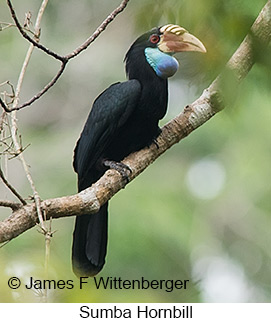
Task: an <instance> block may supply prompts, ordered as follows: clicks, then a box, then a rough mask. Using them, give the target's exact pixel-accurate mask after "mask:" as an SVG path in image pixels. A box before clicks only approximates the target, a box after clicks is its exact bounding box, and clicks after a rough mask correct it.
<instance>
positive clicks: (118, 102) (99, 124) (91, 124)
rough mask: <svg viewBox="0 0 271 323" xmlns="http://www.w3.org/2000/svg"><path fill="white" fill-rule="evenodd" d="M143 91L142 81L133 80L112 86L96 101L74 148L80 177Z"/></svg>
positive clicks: (94, 161) (126, 117)
mask: <svg viewBox="0 0 271 323" xmlns="http://www.w3.org/2000/svg"><path fill="white" fill-rule="evenodd" d="M140 93H141V85H140V83H139V82H138V81H137V80H130V81H127V82H123V83H115V84H113V85H111V86H110V87H109V88H107V89H106V90H105V91H104V92H102V93H101V94H100V95H99V96H98V98H97V99H96V100H95V102H94V103H93V107H92V109H91V111H90V114H89V116H88V119H87V121H86V124H85V127H84V129H83V131H82V133H81V136H80V138H79V140H78V142H77V145H76V148H75V151H74V162H73V166H74V169H75V171H76V172H77V173H78V176H79V178H80V177H82V176H84V175H86V174H87V173H88V171H89V170H90V169H91V167H92V166H93V165H94V164H95V163H96V161H97V160H98V159H99V158H100V157H101V155H102V152H103V150H104V149H106V147H108V145H109V144H110V140H111V138H112V137H113V136H114V134H115V132H116V130H117V129H118V128H119V127H121V126H122V125H123V124H124V123H125V122H126V120H127V119H128V117H129V116H130V115H131V113H132V111H133V110H134V109H135V107H136V105H137V102H138V99H139V97H140Z"/></svg>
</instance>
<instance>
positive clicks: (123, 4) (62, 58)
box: [0, 0, 130, 112]
mask: <svg viewBox="0 0 271 323" xmlns="http://www.w3.org/2000/svg"><path fill="white" fill-rule="evenodd" d="M129 1H130V0H123V1H122V2H121V4H120V5H119V6H118V7H117V8H116V9H115V10H113V11H112V12H111V14H110V15H109V16H108V17H107V18H106V19H105V20H104V21H103V22H102V23H101V25H100V26H99V27H98V28H97V29H96V30H95V31H94V33H93V34H92V35H91V36H90V37H89V38H88V39H87V40H86V41H85V42H84V43H83V44H82V45H80V46H79V47H77V48H76V49H75V50H74V51H72V52H71V53H70V54H67V55H65V56H61V55H59V54H57V53H55V52H53V51H52V50H50V49H48V48H46V47H45V46H43V45H41V44H40V43H39V42H38V41H37V40H36V39H33V38H31V37H30V36H29V35H28V34H27V33H26V32H25V31H24V28H23V27H22V26H21V24H20V23H19V20H18V18H17V16H16V13H15V10H14V8H13V6H12V3H11V1H10V0H7V2H8V6H9V8H10V12H11V15H12V18H13V20H14V22H15V24H16V26H17V28H18V30H19V31H20V33H21V35H22V36H23V37H24V38H26V39H27V40H28V41H29V42H30V43H31V44H32V45H33V46H35V47H37V48H39V49H41V50H42V51H44V52H45V53H46V54H48V55H50V56H52V57H54V58H56V59H58V60H60V61H61V62H62V64H61V67H60V69H59V71H58V72H57V74H56V75H55V76H54V78H53V79H52V80H51V81H50V82H49V83H48V84H47V85H46V86H45V87H44V88H43V89H42V90H41V91H40V92H38V93H37V94H35V95H34V96H33V97H32V98H31V99H29V100H28V101H26V102H25V103H23V104H21V105H18V104H17V105H16V106H15V107H13V108H12V109H9V108H8V106H7V105H6V104H5V102H4V101H3V100H2V99H1V98H0V105H1V106H2V108H3V109H4V110H5V111H6V112H11V111H15V110H21V109H23V108H25V107H27V106H29V105H31V104H32V103H34V102H35V101H36V100H38V99H39V98H40V97H41V96H43V95H44V94H45V93H46V92H47V91H48V90H49V89H50V88H51V87H52V86H54V84H55V83H56V82H57V80H58V79H59V78H60V76H61V75H62V74H63V72H64V70H65V67H66V65H67V63H68V61H69V60H70V59H72V58H74V57H75V56H77V55H79V54H80V53H81V52H82V51H83V50H85V49H87V48H88V47H89V45H90V44H91V43H93V42H94V40H96V39H97V38H98V37H99V36H100V34H101V33H102V32H103V31H104V30H105V29H106V27H107V26H108V25H109V24H110V23H111V22H112V21H113V20H114V19H115V18H116V16H117V15H118V14H119V13H121V12H122V11H123V10H124V9H125V8H126V6H127V4H128V2H129Z"/></svg>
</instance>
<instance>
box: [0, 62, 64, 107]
mask: <svg viewBox="0 0 271 323" xmlns="http://www.w3.org/2000/svg"><path fill="white" fill-rule="evenodd" d="M66 65H67V62H62V64H61V66H60V69H59V71H58V72H57V74H56V75H55V76H54V78H53V79H52V80H51V81H50V82H49V83H48V84H47V85H46V86H45V87H44V88H43V89H42V90H41V91H40V92H38V93H37V94H35V95H34V96H33V97H32V98H31V99H30V100H28V101H26V102H25V103H23V104H22V105H20V106H16V107H14V108H12V109H11V110H8V112H10V111H14V110H17V111H18V110H21V109H23V108H25V107H27V106H29V105H31V104H32V103H34V102H35V101H37V100H38V99H39V98H40V97H41V96H43V94H45V93H46V92H47V91H48V90H49V89H50V88H51V87H52V86H53V85H54V84H55V83H56V82H57V80H58V79H59V78H60V76H61V75H62V74H63V72H64V69H65V67H66ZM0 99H1V98H0ZM0 103H1V102H0ZM1 105H2V104H1ZM3 108H4V107H3ZM4 109H5V108H4ZM5 111H7V110H6V109H5Z"/></svg>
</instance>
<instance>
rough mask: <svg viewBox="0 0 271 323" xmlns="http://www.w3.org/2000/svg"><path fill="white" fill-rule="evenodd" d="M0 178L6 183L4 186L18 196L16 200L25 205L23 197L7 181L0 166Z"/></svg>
mask: <svg viewBox="0 0 271 323" xmlns="http://www.w3.org/2000/svg"><path fill="white" fill-rule="evenodd" d="M0 178H1V179H2V181H3V183H4V184H5V185H6V187H7V188H8V189H9V190H10V191H11V192H12V193H13V194H14V195H15V196H16V197H17V198H18V200H20V202H21V203H22V204H23V205H26V204H27V203H26V201H25V200H24V198H23V197H22V196H21V195H20V194H19V193H18V192H17V191H16V189H15V188H14V187H13V186H12V185H11V184H10V183H9V182H8V180H7V179H6V177H5V175H4V173H3V171H2V169H1V168H0Z"/></svg>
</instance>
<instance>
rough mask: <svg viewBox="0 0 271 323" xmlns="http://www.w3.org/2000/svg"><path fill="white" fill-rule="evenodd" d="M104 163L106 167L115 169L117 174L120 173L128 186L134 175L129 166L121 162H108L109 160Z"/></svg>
mask: <svg viewBox="0 0 271 323" xmlns="http://www.w3.org/2000/svg"><path fill="white" fill-rule="evenodd" d="M102 163H103V165H104V166H105V167H107V168H109V169H115V170H116V171H117V172H119V173H120V175H121V176H122V178H123V179H124V181H125V182H126V184H127V183H129V181H130V175H131V173H132V170H131V168H130V167H129V166H127V165H125V164H123V163H121V162H116V161H114V160H107V159H105V160H103V162H102Z"/></svg>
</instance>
